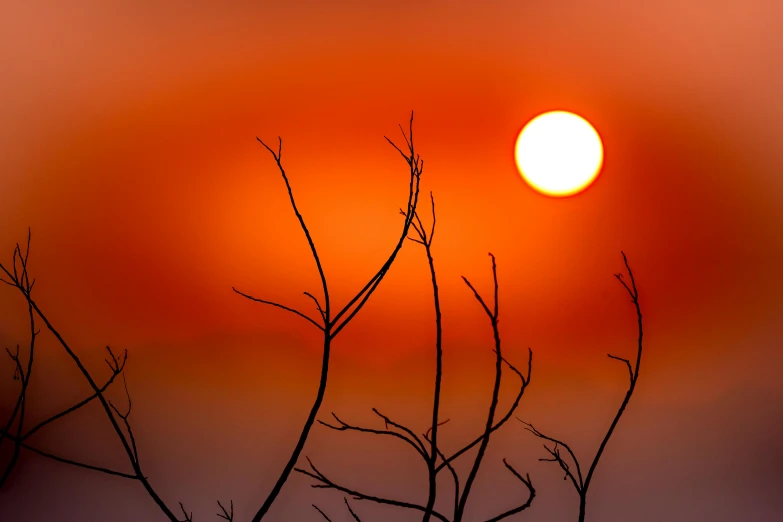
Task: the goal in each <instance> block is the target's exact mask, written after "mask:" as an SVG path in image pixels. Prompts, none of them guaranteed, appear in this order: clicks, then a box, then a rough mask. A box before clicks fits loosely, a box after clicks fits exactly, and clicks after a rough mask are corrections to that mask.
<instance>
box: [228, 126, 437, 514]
mask: <svg viewBox="0 0 783 522" xmlns="http://www.w3.org/2000/svg"><path fill="white" fill-rule="evenodd" d="M400 130H401V131H402V135H403V138H404V139H405V143H406V151H405V152H404V151H403V150H402V149H400V148H399V147H398V146H397V145H395V144H394V142H393V141H392V140H390V139H389V138H386V140H387V141H388V142H389V143H390V144H391V145H392V147H394V148H395V149H396V150H397V152H399V153H400V155H402V157H403V159H405V162H406V163H407V164H408V167H409V174H410V179H409V189H408V202H407V209H408V214H407V215H406V217H405V220H404V222H403V225H402V232H401V234H400V237H399V239H398V240H397V243H396V245H395V246H394V248H393V249H392V252H391V254H390V255H389V257H388V258H387V259H386V262H385V263H384V264H383V265H382V266H381V268H380V269H379V270H378V271H377V272H376V273H375V275H373V277H372V278H370V280H369V281H368V282H367V284H365V285H364V287H363V288H362V289H361V290H359V292H357V293H356V294H355V295H354V297H353V298H352V299H351V300H350V301H349V302H348V303H347V304H346V305H345V306H344V307H343V308H342V309H340V311H339V312H337V313H336V314H335V315H334V316H333V315H332V302H331V299H330V296H329V288H328V284H327V279H326V274H325V272H324V269H323V266H322V265H321V258H320V257H319V255H318V251H317V249H316V247H315V242H314V241H313V238H312V236H311V235H310V230H309V229H308V227H307V225H306V224H305V220H304V217H302V214H301V213H300V211H299V208H298V206H297V204H296V201H295V199H294V194H293V189H292V188H291V183H290V182H289V179H288V175H287V174H286V172H285V169H284V168H283V163H282V152H283V140H282V138H278V146H277V151H275V150H274V149H272V148H271V147H270V146H269V145H267V144H266V143H264V142H263V141H262V140H261V139H259V138H256V139H257V140H258V142H259V143H260V144H261V145H262V146H263V147H264V148H265V149H266V150H267V151H269V153H270V154H271V155H272V158H273V159H274V160H275V163H276V164H277V168H278V170H279V171H280V174H281V175H282V177H283V181H284V183H285V186H286V189H287V191H288V198H289V200H290V202H291V207H292V209H293V211H294V214H295V215H296V218H297V220H298V221H299V226H300V228H301V229H302V232H304V235H305V238H306V239H307V243H308V245H309V246H310V252H311V254H312V256H313V260H314V261H315V265H316V268H317V270H318V275H319V277H320V279H321V287H322V291H323V306H321V303H320V302H319V300H318V299H317V298H316V297H315V296H313V295H312V294H310V293H309V292H305V295H306V296H308V297H310V298H311V299H312V300H313V301H315V304H316V307H317V309H318V312H319V314H320V316H321V321H322V322H321V323H318V322H317V321H315V320H314V319H312V318H311V317H309V316H307V315H306V314H304V313H302V312H300V311H299V310H296V309H294V308H291V307H288V306H285V305H282V304H279V303H275V302H273V301H269V300H265V299H259V298H256V297H253V296H251V295H248V294H246V293H243V292H240V291H239V290H237V289H236V288H233V290H234V292H236V293H237V294H239V295H241V296H243V297H245V298H247V299H250V300H252V301H256V302H259V303H263V304H267V305H270V306H274V307H277V308H281V309H283V310H286V311H287V312H290V313H293V314H295V315H298V316H299V317H302V318H304V319H306V320H307V321H308V322H310V323H311V324H313V325H315V326H316V327H317V328H318V329H319V330H321V331H322V332H323V352H322V358H321V375H320V380H319V384H318V392H317V393H316V397H315V401H314V403H313V405H312V407H311V408H310V414H309V415H308V417H307V420H306V421H305V424H304V426H303V428H302V431H301V433H300V435H299V439H298V441H297V443H296V446H295V447H294V450H293V451H292V452H291V456H290V457H289V459H288V461H287V462H286V465H285V466H284V468H283V470H282V472H281V473H280V476H279V477H278V479H277V481H276V482H275V485H274V486H273V487H272V491H271V492H270V493H269V494H268V495H267V497H266V499H265V500H264V502H263V504H262V505H261V507H260V508H259V509H258V511H257V512H256V514H255V515H254V516H253V518H252V522H260V520H261V519H262V518H263V517H264V516H265V515H266V513H267V512H268V511H269V508H270V507H271V506H272V503H273V502H274V501H275V499H276V498H277V496H278V495H279V494H280V491H281V490H282V488H283V485H284V484H285V482H286V480H287V479H288V476H289V475H290V474H291V472H292V471H293V469H294V466H295V465H296V462H297V460H299V456H300V455H301V453H302V450H303V449H304V445H305V442H306V441H307V437H308V435H309V433H310V430H311V428H312V426H313V424H314V423H315V419H316V416H317V414H318V411H319V410H320V408H321V403H322V402H323V398H324V394H325V393H326V384H327V380H328V374H329V358H330V354H331V348H332V341H333V340H334V338H335V337H336V336H337V335H338V334H339V333H340V332H341V331H342V329H343V328H345V326H346V325H347V324H348V323H349V322H350V321H351V320H352V319H353V318H354V317H355V316H356V314H357V313H359V310H361V309H362V307H364V305H365V303H367V300H368V299H369V298H370V296H371V295H372V294H373V292H375V289H376V288H378V285H379V284H380V283H381V281H382V280H383V278H384V277H385V276H386V273H387V272H388V271H389V269H390V268H391V266H392V264H393V263H394V260H395V259H396V257H397V254H398V253H399V251H400V249H401V248H402V245H403V244H404V242H405V238H406V237H407V236H408V230H409V229H410V226H411V220H412V219H413V214H414V213H415V211H416V207H417V204H418V198H419V182H420V179H421V173H422V170H423V168H424V161H423V160H422V159H421V158H420V156H419V155H418V154H416V151H415V148H414V142H413V113H412V112H411V119H410V124H409V129H408V134H407V135H406V134H405V131H404V130H403V129H402V126H400Z"/></svg>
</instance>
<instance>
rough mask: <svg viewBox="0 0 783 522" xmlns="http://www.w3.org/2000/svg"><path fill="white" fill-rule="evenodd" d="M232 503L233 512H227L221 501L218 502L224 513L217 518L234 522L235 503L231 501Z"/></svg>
mask: <svg viewBox="0 0 783 522" xmlns="http://www.w3.org/2000/svg"><path fill="white" fill-rule="evenodd" d="M230 502H231V512H229V511H227V510H226V508H225V507H224V506H223V504H221V503H220V501H219V500H218V501H217V503H218V507H220V510H221V511H222V513H218V514H217V516H219V517H220V518H222V519H225V520H228V522H234V501H233V500H231V501H230Z"/></svg>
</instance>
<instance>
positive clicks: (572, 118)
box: [514, 111, 604, 197]
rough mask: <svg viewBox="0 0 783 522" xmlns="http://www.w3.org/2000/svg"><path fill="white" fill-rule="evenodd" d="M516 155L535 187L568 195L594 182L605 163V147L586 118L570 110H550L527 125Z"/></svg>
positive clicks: (529, 181) (543, 192) (554, 194)
mask: <svg viewBox="0 0 783 522" xmlns="http://www.w3.org/2000/svg"><path fill="white" fill-rule="evenodd" d="M514 157H515V159H516V163H517V168H518V169H519V173H520V174H521V175H522V177H523V178H524V179H525V181H526V182H527V183H528V184H529V185H530V186H531V187H533V189H535V190H536V191H538V192H540V193H542V194H545V195H547V196H553V197H565V196H572V195H574V194H577V193H579V192H581V191H583V190H584V189H586V188H587V187H588V186H589V185H590V184H591V183H592V182H593V181H595V178H596V177H598V174H599V173H600V171H601V166H602V165H603V161H604V147H603V145H602V143H601V137H600V136H599V135H598V132H596V130H595V129H594V128H593V126H592V125H590V123H588V122H587V120H585V119H584V118H582V117H581V116H577V115H576V114H574V113H571V112H566V111H551V112H545V113H544V114H539V115H538V116H536V117H535V118H533V119H532V120H530V121H529V122H528V123H527V125H525V127H524V128H523V129H522V132H520V133H519V137H518V138H517V143H516V145H515V147H514Z"/></svg>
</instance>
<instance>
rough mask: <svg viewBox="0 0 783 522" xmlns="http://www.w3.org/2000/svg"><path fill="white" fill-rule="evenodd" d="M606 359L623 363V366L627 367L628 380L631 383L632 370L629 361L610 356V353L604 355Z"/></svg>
mask: <svg viewBox="0 0 783 522" xmlns="http://www.w3.org/2000/svg"><path fill="white" fill-rule="evenodd" d="M606 356H607V357H609V358H610V359H615V360H616V361H621V362H624V363H625V365H626V366H627V367H628V378H629V379H630V380H631V381H633V368H631V361H629V360H628V359H623V358H622V357H617V356H616V355H612V354H611V353H607V354H606Z"/></svg>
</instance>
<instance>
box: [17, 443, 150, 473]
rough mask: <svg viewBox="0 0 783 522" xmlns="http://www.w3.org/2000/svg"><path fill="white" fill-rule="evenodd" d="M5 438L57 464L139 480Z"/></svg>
mask: <svg viewBox="0 0 783 522" xmlns="http://www.w3.org/2000/svg"><path fill="white" fill-rule="evenodd" d="M7 436H8V438H9V439H11V440H14V441H18V442H19V445H20V446H21V447H23V448H24V449H26V450H28V451H32V452H33V453H36V454H38V455H41V456H42V457H46V458H48V459H52V460H55V461H57V462H61V463H63V464H70V465H71V466H76V467H79V468H84V469H90V470H93V471H99V472H101V473H106V474H107V475H114V476H117V477H122V478H127V479H132V480H139V477H138V476H136V475H135V474H130V473H123V472H121V471H115V470H112V469H108V468H102V467H100V466H93V465H91V464H85V463H83V462H78V461H76V460H71V459H66V458H63V457H59V456H57V455H54V454H53V453H49V452H47V451H43V450H41V449H38V448H36V447H35V446H32V445H30V444H28V443H26V442H22V441H20V440H19V439H17V438H16V437H15V436H13V435H10V434H9V435H7Z"/></svg>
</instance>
